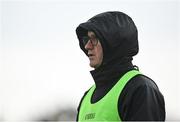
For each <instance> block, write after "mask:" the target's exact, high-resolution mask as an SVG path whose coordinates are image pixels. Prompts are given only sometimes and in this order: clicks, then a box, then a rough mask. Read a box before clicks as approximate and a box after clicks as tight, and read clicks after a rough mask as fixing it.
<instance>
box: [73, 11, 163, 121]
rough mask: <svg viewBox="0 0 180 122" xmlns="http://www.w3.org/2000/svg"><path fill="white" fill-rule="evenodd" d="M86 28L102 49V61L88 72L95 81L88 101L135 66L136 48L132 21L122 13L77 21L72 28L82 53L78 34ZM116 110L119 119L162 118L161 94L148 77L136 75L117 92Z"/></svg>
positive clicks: (93, 101) (97, 96)
mask: <svg viewBox="0 0 180 122" xmlns="http://www.w3.org/2000/svg"><path fill="white" fill-rule="evenodd" d="M88 31H93V32H94V33H95V34H96V36H97V37H98V39H99V41H100V43H101V45H102V48H103V61H102V64H101V65H100V67H98V68H96V69H95V70H93V71H91V72H90V73H91V75H92V77H93V79H94V81H95V84H96V89H95V91H94V93H93V96H92V98H91V102H92V103H95V102H97V101H99V100H100V99H101V98H103V97H104V96H105V95H106V94H107V93H108V91H109V90H110V89H111V88H112V87H113V86H114V85H115V84H116V83H117V81H118V80H119V79H120V78H121V77H122V76H123V75H124V74H125V73H126V72H128V71H129V70H132V69H137V68H136V67H135V66H133V64H132V59H133V58H132V57H133V56H135V55H136V54H137V53H138V50H139V46H138V33H137V28H136V26H135V24H134V22H133V20H132V19H131V18H130V17H129V16H128V15H126V14H124V13H122V12H117V11H111V12H105V13H101V14H98V15H96V16H94V17H92V18H91V19H89V20H88V21H87V22H85V23H81V24H80V25H79V26H78V27H77V29H76V33H77V37H78V39H79V45H80V48H81V49H82V50H83V51H84V53H85V54H86V55H87V50H85V48H84V46H83V43H82V37H83V36H87V32H88ZM86 93H87V92H86ZM86 93H85V95H86ZM85 95H84V96H85ZM82 100H83V98H82ZM82 100H81V101H82ZM80 105H81V102H80ZM80 105H79V107H80ZM78 110H79V108H78ZM118 112H119V116H120V118H121V119H122V120H123V121H131V120H136V121H138V120H144V121H145V120H149V121H150V120H159V121H164V120H165V104H164V98H163V95H162V94H161V92H160V91H159V89H158V86H157V85H156V84H155V82H154V81H153V80H152V79H150V78H148V77H147V76H145V75H137V76H135V77H134V78H132V79H131V80H130V81H129V82H128V83H127V84H126V86H125V88H124V89H123V91H122V92H121V94H120V96H119V101H118ZM77 119H78V118H77Z"/></svg>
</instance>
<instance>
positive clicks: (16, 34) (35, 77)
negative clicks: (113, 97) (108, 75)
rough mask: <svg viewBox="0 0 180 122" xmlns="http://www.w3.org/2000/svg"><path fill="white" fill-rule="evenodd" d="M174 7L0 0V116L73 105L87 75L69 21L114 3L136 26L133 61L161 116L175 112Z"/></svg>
mask: <svg viewBox="0 0 180 122" xmlns="http://www.w3.org/2000/svg"><path fill="white" fill-rule="evenodd" d="M179 7H180V4H179V2H178V1H176V0H123V1H121V0H13V1H12V0H1V2H0V119H4V120H28V119H30V117H31V116H34V115H36V114H38V113H43V111H47V110H52V111H53V109H54V108H56V107H57V106H58V107H63V106H66V105H67V106H74V107H77V105H78V102H79V100H80V98H81V97H82V95H83V94H84V92H85V91H86V90H87V89H89V87H90V86H91V85H92V84H93V79H92V78H91V75H90V73H89V71H90V70H92V69H91V68H89V61H88V58H87V57H86V56H85V55H84V54H83V52H82V51H81V50H80V48H79V45H78V40H77V38H76V34H75V29H76V27H77V26H78V25H79V24H80V23H82V22H85V21H87V20H88V19H89V18H91V17H92V16H94V15H96V14H98V13H101V12H105V11H114V10H116V11H122V12H125V13H126V14H128V15H129V16H131V17H132V19H133V20H134V22H135V24H136V26H137V28H138V33H139V45H140V52H139V54H138V55H137V56H136V57H134V60H133V63H134V64H135V65H137V66H139V68H140V70H141V72H142V73H144V74H145V75H148V76H149V77H151V78H152V79H153V80H155V82H156V83H157V84H158V86H159V88H160V91H161V92H162V93H163V95H164V97H165V102H166V110H167V119H168V120H177V119H179V120H180V116H178V115H180V105H179V104H178V103H180V70H179V69H180V63H179V62H180V57H179V55H180V37H179V34H180V30H179V29H180V23H179V22H180V20H179V17H180V12H179V11H180V10H179ZM37 108H38V109H37Z"/></svg>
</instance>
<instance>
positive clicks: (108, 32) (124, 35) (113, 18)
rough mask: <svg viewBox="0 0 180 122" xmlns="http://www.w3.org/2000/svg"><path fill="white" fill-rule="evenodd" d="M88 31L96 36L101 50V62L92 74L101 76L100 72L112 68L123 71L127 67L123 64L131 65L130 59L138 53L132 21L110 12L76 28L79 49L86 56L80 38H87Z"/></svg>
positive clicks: (136, 34) (119, 13)
mask: <svg viewBox="0 0 180 122" xmlns="http://www.w3.org/2000/svg"><path fill="white" fill-rule="evenodd" d="M88 31H93V32H94V33H95V34H96V36H97V37H98V38H99V41H100V42H101V45H102V48H103V62H102V64H101V66H100V67H98V68H97V69H95V71H94V72H95V73H93V74H99V73H97V72H101V73H100V74H102V71H104V70H108V71H110V69H111V70H113V69H112V68H114V67H115V68H116V69H119V68H121V69H124V68H123V66H127V65H124V64H131V60H132V57H133V56H134V55H136V54H137V53H138V49H139V47H138V33H137V28H136V26H135V24H134V22H133V20H132V19H131V18H130V17H129V16H128V15H126V14H124V13H122V12H118V11H110V12H104V13H101V14H98V15H96V16H94V17H92V18H91V19H89V20H88V21H87V22H85V23H81V24H80V25H79V26H78V27H77V28H76V33H77V37H78V39H79V45H80V48H81V49H82V50H83V51H84V53H85V54H86V55H87V51H86V50H85V48H84V46H83V43H82V37H83V36H87V32H88ZM107 67H108V68H107ZM118 67H119V68H118ZM127 67H129V65H128V66H127ZM99 70H100V71H99ZM116 72H117V70H116ZM118 72H119V71H118ZM91 74H92V72H91Z"/></svg>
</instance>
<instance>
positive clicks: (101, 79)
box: [90, 59, 134, 88]
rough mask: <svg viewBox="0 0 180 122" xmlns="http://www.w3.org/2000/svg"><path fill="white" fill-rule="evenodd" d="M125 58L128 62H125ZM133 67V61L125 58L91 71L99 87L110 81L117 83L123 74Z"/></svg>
mask: <svg viewBox="0 0 180 122" xmlns="http://www.w3.org/2000/svg"><path fill="white" fill-rule="evenodd" d="M125 60H126V62H123V61H125ZM132 69H134V67H133V64H132V63H131V61H128V60H127V59H124V60H122V61H121V62H118V63H115V64H112V65H110V66H107V67H100V68H97V69H95V70H93V71H90V73H91V75H92V77H93V79H94V81H95V84H96V88H99V87H101V86H103V85H107V84H109V83H112V84H115V83H116V82H117V81H118V80H119V78H120V77H121V76H122V75H124V74H125V73H126V72H127V71H129V70H132Z"/></svg>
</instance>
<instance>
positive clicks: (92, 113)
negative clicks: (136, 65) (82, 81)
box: [78, 70, 141, 122]
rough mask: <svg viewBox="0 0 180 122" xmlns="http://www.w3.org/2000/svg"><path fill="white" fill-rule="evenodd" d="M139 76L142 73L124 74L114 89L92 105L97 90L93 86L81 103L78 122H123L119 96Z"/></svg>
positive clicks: (134, 71) (135, 71)
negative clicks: (120, 113) (128, 83)
mask: <svg viewBox="0 0 180 122" xmlns="http://www.w3.org/2000/svg"><path fill="white" fill-rule="evenodd" d="M138 74H141V73H140V72H139V71H137V70H131V71H129V72H127V73H126V74H124V75H123V76H122V77H121V78H120V80H119V81H118V82H117V83H116V84H115V85H114V86H113V88H112V89H111V90H110V91H109V92H108V93H107V94H106V95H105V96H104V97H103V98H102V99H100V100H99V101H98V102H96V103H91V97H92V94H93V92H94V90H95V88H96V86H95V85H93V86H92V87H91V89H90V90H89V92H88V93H87V94H86V96H85V97H84V99H83V101H82V103H81V106H80V110H79V116H78V121H80V122H84V121H121V118H120V116H119V113H118V99H119V96H120V94H121V91H122V90H123V88H124V86H125V85H126V83H127V82H128V81H129V80H130V79H131V78H133V77H134V76H136V75H138Z"/></svg>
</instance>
